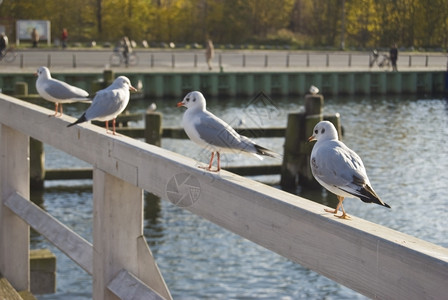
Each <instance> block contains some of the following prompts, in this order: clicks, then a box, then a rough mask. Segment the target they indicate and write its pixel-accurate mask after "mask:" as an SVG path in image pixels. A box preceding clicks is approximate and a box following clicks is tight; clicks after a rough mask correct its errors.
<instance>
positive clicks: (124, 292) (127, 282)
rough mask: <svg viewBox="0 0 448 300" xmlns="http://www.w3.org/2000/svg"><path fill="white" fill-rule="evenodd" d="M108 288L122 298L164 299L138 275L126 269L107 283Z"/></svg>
mask: <svg viewBox="0 0 448 300" xmlns="http://www.w3.org/2000/svg"><path fill="white" fill-rule="evenodd" d="M107 287H108V289H109V290H110V291H111V292H113V293H114V294H115V295H116V296H118V297H119V298H120V299H121V300H140V299H145V300H163V299H166V298H163V297H162V296H161V295H159V294H157V293H156V292H155V291H153V290H152V289H151V288H149V287H148V286H147V285H146V284H144V283H143V282H142V281H141V280H139V279H138V278H137V277H135V276H134V275H132V274H131V273H129V272H128V271H126V270H124V269H123V270H121V271H120V272H118V274H117V276H115V277H114V278H113V279H112V281H111V282H110V283H109V284H108V285H107Z"/></svg>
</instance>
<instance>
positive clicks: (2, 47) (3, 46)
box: [0, 32, 8, 56]
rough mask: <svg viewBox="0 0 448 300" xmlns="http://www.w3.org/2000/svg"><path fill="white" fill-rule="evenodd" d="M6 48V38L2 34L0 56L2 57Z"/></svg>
mask: <svg viewBox="0 0 448 300" xmlns="http://www.w3.org/2000/svg"><path fill="white" fill-rule="evenodd" d="M7 47H8V37H7V36H6V34H5V33H4V32H2V33H1V35H0V55H1V56H3V55H4V54H5V51H6V48H7Z"/></svg>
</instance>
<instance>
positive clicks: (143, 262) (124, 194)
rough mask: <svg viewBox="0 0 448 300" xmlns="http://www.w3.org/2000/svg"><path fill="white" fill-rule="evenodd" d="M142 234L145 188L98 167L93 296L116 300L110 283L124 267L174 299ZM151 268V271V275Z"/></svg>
mask: <svg viewBox="0 0 448 300" xmlns="http://www.w3.org/2000/svg"><path fill="white" fill-rule="evenodd" d="M142 236H143V190H142V189H140V188H139V187H136V186H134V185H132V184H130V183H127V182H125V181H123V180H121V179H119V178H117V177H115V176H112V175H110V174H108V173H105V172H103V171H101V170H100V169H97V168H95V169H94V170H93V299H100V300H102V299H117V298H116V297H115V296H114V294H113V293H112V292H111V291H109V289H108V288H107V285H108V284H109V282H110V281H111V280H112V279H113V278H114V277H115V276H116V275H117V274H118V273H119V272H120V271H121V270H122V269H125V270H127V271H128V272H130V273H132V274H134V275H135V276H137V277H138V278H139V279H140V280H141V281H143V282H144V283H145V284H147V285H148V286H149V287H151V288H152V289H153V290H155V291H156V292H158V293H159V294H160V295H162V296H163V297H165V298H167V299H171V296H170V294H169V291H168V289H167V288H166V285H165V283H164V281H163V278H162V276H161V275H160V272H159V270H158V268H157V265H156V264H155V262H154V259H153V257H152V254H151V252H150V251H149V248H148V247H147V244H146V241H145V240H144V239H143V240H142ZM148 264H149V265H148ZM149 270H151V271H152V272H151V274H148V272H149Z"/></svg>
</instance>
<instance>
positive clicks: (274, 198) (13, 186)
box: [0, 95, 448, 299]
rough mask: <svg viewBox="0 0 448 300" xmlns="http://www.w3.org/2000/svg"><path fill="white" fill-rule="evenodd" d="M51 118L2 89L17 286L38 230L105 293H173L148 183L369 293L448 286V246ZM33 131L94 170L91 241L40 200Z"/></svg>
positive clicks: (8, 250) (4, 267)
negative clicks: (148, 223)
mask: <svg viewBox="0 0 448 300" xmlns="http://www.w3.org/2000/svg"><path fill="white" fill-rule="evenodd" d="M51 113H52V111H50V110H48V109H45V108H42V107H39V106H36V105H33V104H30V103H27V102H25V101H21V100H18V99H16V98H13V97H10V96H6V95H0V153H1V156H0V166H1V174H0V176H1V177H0V180H1V203H0V228H1V229H0V245H1V247H0V272H1V273H2V275H3V276H4V277H5V278H6V279H7V280H8V281H9V282H10V283H11V285H12V286H13V287H14V288H15V289H16V290H19V291H23V290H25V291H26V290H29V288H30V282H29V272H30V266H29V228H30V226H31V227H32V228H34V229H35V230H36V231H38V232H40V233H41V234H42V235H44V236H45V237H46V238H47V239H48V240H49V241H50V242H51V243H53V244H54V245H55V246H56V247H58V248H59V249H61V251H62V252H64V253H65V254H66V255H67V256H68V257H70V258H71V259H72V260H74V261H75V262H76V263H77V264H78V265H80V266H81V267H82V268H83V269H84V270H85V271H86V272H87V273H89V274H92V276H93V282H94V286H93V289H94V291H93V298H94V299H128V298H127V296H128V295H134V296H136V297H138V296H140V297H153V298H154V299H170V298H171V296H170V293H169V287H167V286H166V284H165V282H164V280H163V276H162V274H161V272H160V271H159V270H158V267H157V263H156V262H155V260H154V258H153V257H152V254H151V251H150V249H149V247H148V245H147V243H146V241H145V239H144V238H143V235H142V232H143V221H142V219H143V190H145V191H148V192H151V193H153V194H155V195H157V196H159V197H161V198H163V199H167V200H169V201H171V202H172V203H174V204H176V205H177V206H179V207H182V208H185V209H187V210H189V211H190V212H192V213H193V214H196V215H198V216H201V217H203V218H206V219H208V220H209V221H211V222H213V223H215V224H217V225H218V226H221V227H223V228H226V229H227V230H230V231H232V232H234V233H235V234H238V235H240V236H242V237H244V238H246V239H248V240H250V241H253V242H255V243H257V244H259V245H260V246H262V247H265V248H266V249H269V250H271V251H273V252H276V253H278V254H279V255H282V256H284V257H286V258H288V259H290V260H291V261H293V262H295V263H298V264H301V265H302V266H304V267H307V268H309V269H311V270H313V271H316V272H318V273H320V274H322V275H324V276H326V277H328V278H330V279H332V280H334V281H336V282H339V283H341V284H343V285H345V286H347V287H349V288H351V289H353V290H356V291H358V292H360V293H361V294H363V295H366V296H367V297H370V298H381V299H411V298H420V299H421V298H433V299H442V298H444V297H445V295H446V294H447V293H448V287H447V286H446V278H448V249H446V248H443V247H440V246H437V245H434V244H431V243H428V242H425V241H423V240H420V239H417V238H415V237H412V236H409V235H406V234H403V233H400V232H398V231H395V230H392V229H389V228H386V227H383V226H379V225H376V224H373V223H370V222H367V221H365V220H362V219H359V218H356V217H353V219H352V220H351V221H350V222H346V221H344V220H339V219H337V218H334V217H333V216H332V215H331V214H326V213H323V208H324V206H323V205H321V204H318V203H315V202H312V201H310V200H307V199H304V198H301V197H298V196H295V195H292V194H289V193H286V192H283V191H280V190H278V189H274V188H271V187H268V186H266V185H263V184H261V183H258V182H254V181H252V180H250V179H247V178H243V177H239V176H237V175H235V174H233V173H230V172H227V171H225V170H223V171H221V172H220V173H219V174H214V173H213V174H212V173H209V172H205V171H204V170H202V169H199V168H197V165H196V161H195V160H193V159H191V158H187V157H184V156H182V155H180V154H176V153H172V152H170V151H167V150H164V149H162V148H160V147H157V146H154V145H150V144H147V143H144V142H142V141H138V140H135V139H132V138H129V137H126V136H120V137H116V136H111V135H108V134H106V133H105V132H104V129H102V128H99V127H97V126H94V125H90V124H83V125H80V126H76V127H72V128H70V129H67V128H66V126H67V124H69V123H70V122H72V121H73V120H74V118H71V117H68V116H63V117H61V118H48V115H49V114H51ZM36 124H38V126H36ZM55 128H59V129H60V130H54V129H55ZM49 132H52V134H48V133H49ZM30 137H32V138H33V139H35V140H37V141H41V142H43V143H46V144H49V145H51V146H53V147H55V148H57V149H60V150H62V151H64V152H67V153H68V154H70V155H73V156H75V157H77V158H79V159H81V160H84V161H86V162H88V163H89V164H91V165H92V168H93V201H94V211H93V237H94V238H93V243H92V244H91V243H89V242H87V241H85V240H84V239H83V238H81V237H80V236H79V235H78V234H76V233H75V232H73V231H72V230H71V229H69V228H68V227H66V226H65V225H64V224H61V223H60V222H58V221H57V220H55V219H54V218H53V217H52V216H51V215H49V214H48V213H47V212H45V211H43V210H42V209H40V208H39V207H37V206H35V205H34V204H33V203H31V202H30V201H29V189H30V187H29V178H30V166H29V164H28V161H29V140H30V139H29V138H30ZM174 178H183V179H188V184H184V185H181V186H178V185H177V184H176V181H175V180H173V179H174ZM174 188H176V189H177V192H174V191H175V189H174ZM172 271H173V272H175V270H172Z"/></svg>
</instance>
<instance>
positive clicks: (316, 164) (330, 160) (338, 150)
mask: <svg viewBox="0 0 448 300" xmlns="http://www.w3.org/2000/svg"><path fill="white" fill-rule="evenodd" d="M308 141H309V142H310V141H317V142H316V144H315V145H314V148H313V151H312V152H311V159H310V164H311V171H312V173H313V176H314V178H316V180H317V181H318V182H319V183H320V184H321V185H322V186H323V187H324V188H326V189H327V190H329V191H330V192H332V193H333V194H336V196H337V198H338V200H339V203H338V205H337V206H336V209H335V210H329V209H325V211H327V212H331V213H334V214H335V216H337V213H338V210H339V207H341V210H342V215H341V216H338V217H339V218H342V219H350V217H349V216H348V215H347V214H346V213H345V210H344V207H343V205H342V201H344V198H345V197H353V196H354V197H357V198H359V199H361V200H362V201H364V202H366V203H376V204H379V205H382V206H385V207H388V208H390V206H389V205H388V204H386V203H385V202H383V201H382V200H381V199H380V197H378V195H377V194H376V193H375V191H374V190H373V188H372V186H371V184H370V181H369V178H368V177H367V173H366V169H365V168H364V164H363V163H362V160H361V158H360V157H359V156H358V155H357V154H356V153H355V152H354V151H353V150H351V149H349V148H348V147H347V146H346V145H345V144H344V143H342V142H341V141H339V140H338V133H337V131H336V128H335V127H334V125H333V124H332V123H330V122H328V121H322V122H319V123H317V125H316V126H315V127H314V129H313V135H312V136H310V138H309V139H308Z"/></svg>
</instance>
